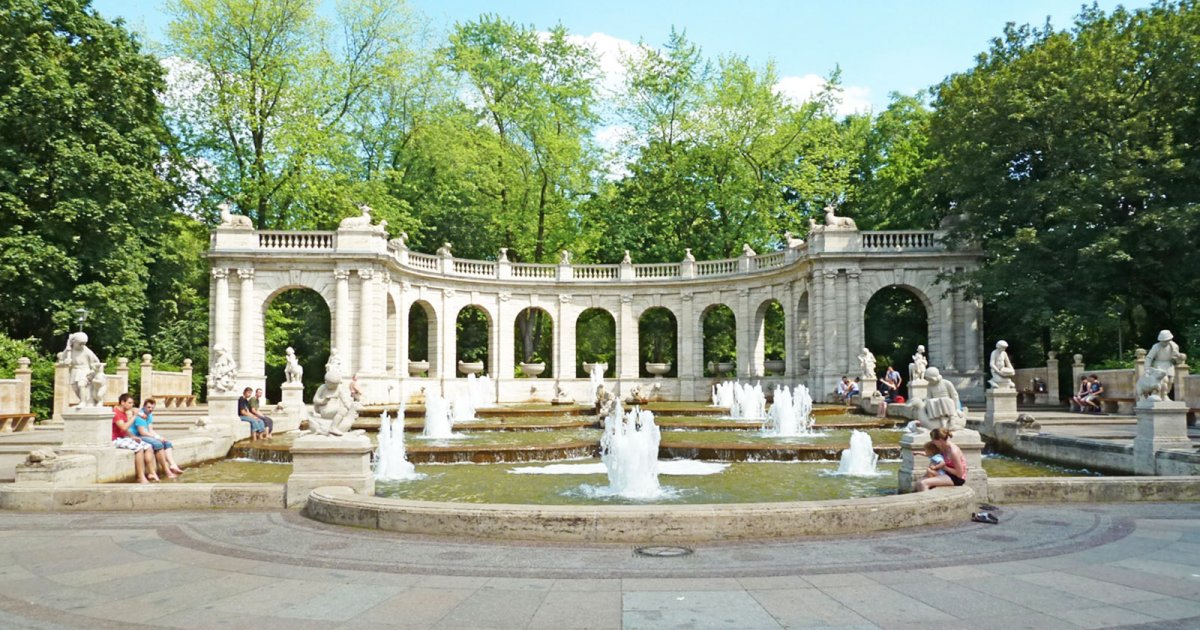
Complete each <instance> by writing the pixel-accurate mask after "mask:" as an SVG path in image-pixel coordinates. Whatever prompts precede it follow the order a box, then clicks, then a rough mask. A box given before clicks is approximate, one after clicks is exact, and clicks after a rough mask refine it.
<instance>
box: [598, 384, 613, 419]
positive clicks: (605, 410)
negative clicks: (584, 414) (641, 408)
mask: <svg viewBox="0 0 1200 630" xmlns="http://www.w3.org/2000/svg"><path fill="white" fill-rule="evenodd" d="M615 404H617V398H616V396H613V395H612V392H610V391H608V389H606V388H605V387H604V383H601V384H599V385H597V386H596V415H598V416H600V417H601V418H607V417H608V414H609V413H611V412H612V408H613V405H615Z"/></svg>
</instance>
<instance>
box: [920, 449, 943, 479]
mask: <svg viewBox="0 0 1200 630" xmlns="http://www.w3.org/2000/svg"><path fill="white" fill-rule="evenodd" d="M925 456H926V457H928V458H929V468H927V469H926V470H925V478H926V479H929V478H930V477H937V476H938V475H944V474H946V458H945V457H943V456H942V451H941V450H939V449H938V446H937V444H934V443H933V442H926V443H925Z"/></svg>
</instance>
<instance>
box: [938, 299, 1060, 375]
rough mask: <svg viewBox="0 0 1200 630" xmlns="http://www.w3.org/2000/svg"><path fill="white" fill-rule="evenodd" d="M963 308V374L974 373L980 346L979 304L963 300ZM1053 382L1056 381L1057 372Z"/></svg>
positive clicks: (976, 368)
mask: <svg viewBox="0 0 1200 630" xmlns="http://www.w3.org/2000/svg"><path fill="white" fill-rule="evenodd" d="M961 306H962V307H963V365H962V366H961V368H962V370H963V371H964V372H974V371H976V370H978V369H980V367H979V363H980V361H979V353H980V347H981V346H982V343H981V340H980V338H979V312H980V310H981V309H980V307H979V302H977V301H975V300H964V301H963V302H961ZM1055 374H1056V375H1055V377H1054V380H1055V381H1057V379H1058V376H1057V372H1056V373H1055Z"/></svg>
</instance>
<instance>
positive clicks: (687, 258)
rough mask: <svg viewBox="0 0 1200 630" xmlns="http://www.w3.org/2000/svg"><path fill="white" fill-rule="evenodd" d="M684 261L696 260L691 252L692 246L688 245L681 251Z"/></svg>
mask: <svg viewBox="0 0 1200 630" xmlns="http://www.w3.org/2000/svg"><path fill="white" fill-rule="evenodd" d="M683 260H684V262H696V256H695V255H693V254H692V248H691V247H689V248H687V249H686V250H684V253H683Z"/></svg>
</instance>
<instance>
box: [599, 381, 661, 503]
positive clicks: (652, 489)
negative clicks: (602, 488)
mask: <svg viewBox="0 0 1200 630" xmlns="http://www.w3.org/2000/svg"><path fill="white" fill-rule="evenodd" d="M659 439H660V436H659V432H658V426H657V425H655V424H654V413H653V412H651V411H649V410H646V409H641V408H640V407H634V408H633V409H631V410H629V413H624V414H623V413H622V409H621V402H620V401H617V402H616V404H615V405H613V410H612V413H611V414H610V415H609V416H608V417H607V418H605V420H604V436H603V437H601V438H600V460H601V461H602V462H603V463H604V468H605V469H606V471H607V472H608V488H607V489H606V490H607V491H606V492H605V494H613V495H618V496H622V497H626V498H630V499H654V498H656V497H658V496H659V494H660V493H661V490H660V488H659V485H658V444H659Z"/></svg>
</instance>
